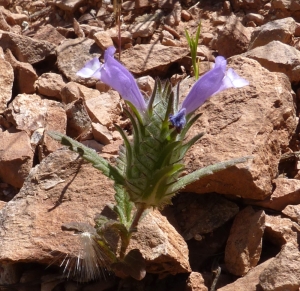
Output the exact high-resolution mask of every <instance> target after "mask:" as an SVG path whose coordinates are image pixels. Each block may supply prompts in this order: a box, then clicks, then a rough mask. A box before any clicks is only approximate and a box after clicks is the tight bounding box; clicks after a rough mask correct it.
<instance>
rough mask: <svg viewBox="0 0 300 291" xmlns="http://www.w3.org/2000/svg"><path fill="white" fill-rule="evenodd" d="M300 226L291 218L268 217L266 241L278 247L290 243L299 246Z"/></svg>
mask: <svg viewBox="0 0 300 291" xmlns="http://www.w3.org/2000/svg"><path fill="white" fill-rule="evenodd" d="M299 233H300V226H299V225H298V224H297V223H295V222H293V221H291V220H290V219H289V218H283V217H281V216H271V215H266V228H265V239H267V240H268V241H270V242H271V243H272V244H274V245H276V246H282V245H284V244H286V243H288V242H290V243H293V244H295V245H296V246H297V245H298V236H299Z"/></svg>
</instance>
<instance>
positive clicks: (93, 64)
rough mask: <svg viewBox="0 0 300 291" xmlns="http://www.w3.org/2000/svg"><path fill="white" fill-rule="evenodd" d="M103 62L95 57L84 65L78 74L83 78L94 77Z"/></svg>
mask: <svg viewBox="0 0 300 291" xmlns="http://www.w3.org/2000/svg"><path fill="white" fill-rule="evenodd" d="M101 65H102V64H101V63H100V61H99V59H98V58H93V59H92V60H90V61H88V62H87V63H86V64H85V65H84V67H83V68H82V69H81V70H79V71H78V72H77V73H76V75H77V76H79V77H83V78H90V77H93V75H94V73H95V72H96V71H97V70H98V69H100V68H101Z"/></svg>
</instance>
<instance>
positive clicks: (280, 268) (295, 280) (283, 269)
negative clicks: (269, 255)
mask: <svg viewBox="0 0 300 291" xmlns="http://www.w3.org/2000/svg"><path fill="white" fill-rule="evenodd" d="M299 264H300V253H299V248H298V247H297V246H295V245H293V244H291V243H287V244H286V245H284V246H283V247H282V249H281V252H280V253H279V254H278V255H277V256H276V257H275V259H274V260H273V261H272V262H271V263H270V264H269V265H268V266H267V267H266V268H265V269H264V270H263V272H262V273H261V274H260V276H259V281H260V285H261V287H262V288H263V290H264V291H284V290H289V291H297V290H299V286H300V269H299Z"/></svg>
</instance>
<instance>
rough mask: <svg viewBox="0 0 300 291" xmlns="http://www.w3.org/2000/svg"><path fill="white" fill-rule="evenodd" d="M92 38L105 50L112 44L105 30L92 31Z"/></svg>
mask: <svg viewBox="0 0 300 291" xmlns="http://www.w3.org/2000/svg"><path fill="white" fill-rule="evenodd" d="M93 38H94V40H95V42H96V44H97V45H98V46H99V47H100V48H101V49H102V50H106V49H107V48H108V47H110V46H113V45H114V44H113V41H112V38H111V37H110V34H109V33H108V32H107V31H99V32H96V33H94V35H93Z"/></svg>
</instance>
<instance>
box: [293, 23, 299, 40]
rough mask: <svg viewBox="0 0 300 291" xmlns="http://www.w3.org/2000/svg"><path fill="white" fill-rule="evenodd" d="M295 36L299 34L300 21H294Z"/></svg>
mask: <svg viewBox="0 0 300 291" xmlns="http://www.w3.org/2000/svg"><path fill="white" fill-rule="evenodd" d="M294 36H295V37H299V36H300V23H298V22H296V28H295V34H294Z"/></svg>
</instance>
